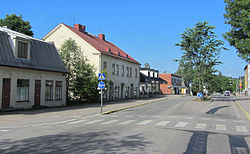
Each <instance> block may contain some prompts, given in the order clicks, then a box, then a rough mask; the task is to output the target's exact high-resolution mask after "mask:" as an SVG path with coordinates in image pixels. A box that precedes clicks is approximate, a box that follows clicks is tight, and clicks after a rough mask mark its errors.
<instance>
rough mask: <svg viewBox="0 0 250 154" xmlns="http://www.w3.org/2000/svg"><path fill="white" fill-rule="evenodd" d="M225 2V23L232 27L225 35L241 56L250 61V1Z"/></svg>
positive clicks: (231, 0)
mask: <svg viewBox="0 0 250 154" xmlns="http://www.w3.org/2000/svg"><path fill="white" fill-rule="evenodd" d="M225 3H226V14H224V18H225V19H226V21H225V23H226V24H229V25H231V26H232V28H231V29H230V31H229V32H226V33H225V34H224V37H225V39H226V40H228V41H229V43H230V45H232V46H234V47H235V48H236V49H237V53H238V55H239V56H240V57H241V58H243V59H245V60H246V61H250V1H249V0H225Z"/></svg>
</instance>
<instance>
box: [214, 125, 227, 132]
mask: <svg viewBox="0 0 250 154" xmlns="http://www.w3.org/2000/svg"><path fill="white" fill-rule="evenodd" d="M215 129H216V130H223V131H226V130H227V126H226V125H222V124H217V125H216V128H215Z"/></svg>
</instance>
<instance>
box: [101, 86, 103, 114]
mask: <svg viewBox="0 0 250 154" xmlns="http://www.w3.org/2000/svg"><path fill="white" fill-rule="evenodd" d="M102 105H103V104H102V89H101V114H102Z"/></svg>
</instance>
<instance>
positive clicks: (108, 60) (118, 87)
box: [43, 23, 140, 101]
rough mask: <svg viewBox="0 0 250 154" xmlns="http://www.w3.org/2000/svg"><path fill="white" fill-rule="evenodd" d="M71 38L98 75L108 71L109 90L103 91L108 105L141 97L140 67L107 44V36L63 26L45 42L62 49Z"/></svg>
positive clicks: (78, 26)
mask: <svg viewBox="0 0 250 154" xmlns="http://www.w3.org/2000/svg"><path fill="white" fill-rule="evenodd" d="M69 38H72V39H73V40H75V41H76V43H77V45H78V46H80V47H81V50H82V52H83V55H84V56H85V57H87V59H88V61H89V63H90V64H92V65H93V66H94V68H95V70H96V75H97V74H98V73H100V72H102V71H107V73H108V76H107V80H109V81H110V82H109V86H108V89H105V90H104V99H105V100H107V101H112V100H119V99H125V98H134V97H138V96H139V80H140V74H139V73H140V63H139V62H137V61H136V60H135V59H133V58H132V57H131V56H130V55H128V54H127V53H126V52H124V51H123V50H121V49H120V48H118V47H117V46H116V45H114V44H113V43H111V42H109V41H107V39H106V38H105V35H104V34H98V36H94V35H92V34H90V33H88V32H87V31H86V27H85V26H83V25H80V24H75V25H74V27H71V26H68V25H66V24H63V23H60V24H59V25H57V26H56V27H55V28H54V29H53V30H52V31H50V32H49V33H48V34H47V35H46V36H45V37H44V38H43V40H45V41H47V42H54V44H55V46H56V47H57V48H58V49H59V48H60V47H61V45H62V44H63V43H64V41H65V40H67V39H69Z"/></svg>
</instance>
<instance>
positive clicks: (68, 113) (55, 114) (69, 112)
mask: <svg viewBox="0 0 250 154" xmlns="http://www.w3.org/2000/svg"><path fill="white" fill-rule="evenodd" d="M174 98H176V97H172V96H169V95H156V96H153V97H149V98H138V99H127V100H119V101H115V102H104V105H103V112H107V111H110V110H116V109H120V108H127V107H130V106H139V105H142V104H145V103H153V102H157V101H161V100H166V99H174ZM100 113H101V108H100V103H95V104H83V105H77V106H64V107H58V108H44V109H33V110H25V111H10V112H0V126H1V125H2V126H3V125H22V124H24V123H23V122H25V121H26V122H25V123H30V122H33V121H35V122H36V123H42V122H44V121H46V122H53V121H56V120H59V119H60V120H65V119H68V118H79V117H86V116H91V115H97V114H100Z"/></svg>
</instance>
